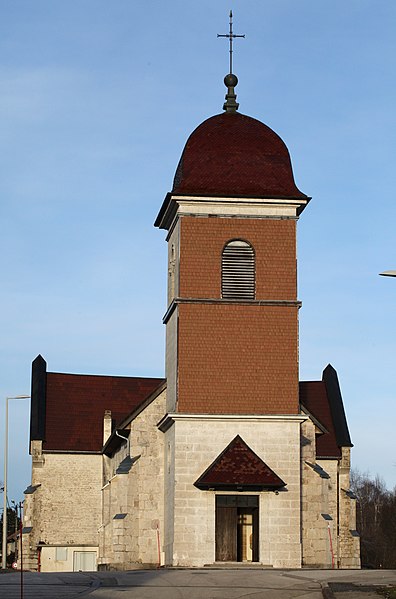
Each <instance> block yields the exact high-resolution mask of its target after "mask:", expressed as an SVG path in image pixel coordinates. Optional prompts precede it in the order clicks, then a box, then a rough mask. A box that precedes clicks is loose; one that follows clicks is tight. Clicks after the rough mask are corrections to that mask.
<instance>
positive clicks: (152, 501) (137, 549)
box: [98, 391, 166, 570]
mask: <svg viewBox="0 0 396 599" xmlns="http://www.w3.org/2000/svg"><path fill="white" fill-rule="evenodd" d="M165 404H166V393H165V391H164V392H163V393H162V394H161V395H160V396H158V397H157V398H156V399H155V400H154V401H153V402H152V403H151V404H150V405H149V406H148V407H147V408H145V410H143V411H142V412H141V413H140V414H139V415H138V416H137V417H136V418H135V419H134V420H133V421H132V422H131V424H130V429H131V433H130V455H131V457H133V458H138V459H136V461H135V462H134V464H133V465H132V468H131V469H130V471H129V473H127V474H115V475H114V476H113V477H112V478H110V480H108V481H107V480H106V481H105V485H104V486H103V489H102V514H103V521H102V527H101V534H100V546H99V560H98V563H99V566H100V568H101V569H119V570H122V569H128V568H131V567H134V566H135V565H136V564H154V565H156V564H158V561H159V557H158V535H159V539H160V543H161V545H162V543H163V534H164V532H163V525H164V435H163V433H161V432H160V431H159V430H158V428H157V426H156V425H157V423H158V422H159V420H161V418H162V417H163V415H164V412H165ZM123 447H124V450H123V451H119V452H117V453H116V454H115V456H114V457H113V459H112V460H110V461H111V463H110V464H108V465H107V467H106V468H107V471H108V472H109V471H110V472H115V470H116V468H117V466H118V464H119V462H120V461H121V459H122V458H123V457H124V455H125V448H126V447H127V444H126V443H125V444H124V445H123ZM138 456H140V457H138ZM117 514H120V515H121V514H122V515H123V517H119V518H114V516H116V515H117ZM160 550H161V548H160ZM160 559H161V558H160Z"/></svg>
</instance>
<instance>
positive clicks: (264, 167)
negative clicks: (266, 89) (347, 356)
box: [155, 74, 309, 414]
mask: <svg viewBox="0 0 396 599" xmlns="http://www.w3.org/2000/svg"><path fill="white" fill-rule="evenodd" d="M224 82H225V85H226V87H227V94H226V102H225V104H224V107H223V108H224V110H225V112H224V113H223V114H220V115H216V116H213V117H211V118H209V119H207V120H206V121H204V122H203V123H202V124H201V125H199V126H198V127H197V129H195V131H194V132H193V133H192V134H191V135H190V137H189V139H188V140H187V143H186V145H185V148H184V150H183V153H182V156H181V158H180V162H179V165H178V167H177V170H176V174H175V178H174V183H173V189H172V191H171V192H170V193H168V194H167V196H166V198H165V201H164V203H163V205H162V208H161V210H160V212H159V215H158V217H157V220H156V222H155V225H156V226H157V227H159V228H163V229H166V230H167V231H168V237H167V241H168V246H169V252H168V254H169V259H168V273H169V281H168V283H169V284H168V308H167V312H166V314H165V317H164V323H165V324H166V327H167V343H166V376H167V381H168V383H167V384H168V387H167V389H168V390H167V394H168V412H170V413H172V412H173V413H174V412H178V413H185V414H297V413H298V410H299V398H298V310H299V307H300V302H299V301H298V299H297V285H296V281H297V264H296V224H297V220H298V217H299V215H300V213H301V212H302V210H303V209H304V207H305V206H306V204H307V203H308V201H309V198H308V197H307V196H306V195H305V194H303V193H302V192H301V191H300V190H299V189H298V188H297V187H296V185H295V182H294V178H293V172H292V166H291V161H290V156H289V152H288V150H287V148H286V145H285V144H284V142H283V141H282V140H281V139H280V137H279V136H278V135H276V133H274V131H272V130H271V129H270V128H269V127H267V126H266V125H264V124H263V123H261V122H260V121H258V120H256V119H253V118H251V117H248V116H245V115H242V114H240V113H239V112H237V108H238V104H237V103H236V101H235V98H236V96H235V87H236V85H237V83H238V79H237V77H236V76H235V75H233V74H229V75H227V76H226V77H225V79H224Z"/></svg>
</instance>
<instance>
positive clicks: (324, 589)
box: [321, 583, 336, 599]
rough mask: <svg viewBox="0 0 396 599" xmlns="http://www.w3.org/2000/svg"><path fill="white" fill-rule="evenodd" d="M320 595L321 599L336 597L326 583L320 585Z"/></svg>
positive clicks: (334, 598) (333, 598)
mask: <svg viewBox="0 0 396 599" xmlns="http://www.w3.org/2000/svg"><path fill="white" fill-rule="evenodd" d="M321 587H322V595H323V599H336V596H335V595H334V593H333V591H332V590H331V588H330V587H329V586H328V584H327V583H325V584H322V585H321Z"/></svg>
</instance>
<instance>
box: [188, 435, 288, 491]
mask: <svg viewBox="0 0 396 599" xmlns="http://www.w3.org/2000/svg"><path fill="white" fill-rule="evenodd" d="M194 484H195V486H196V487H198V488H199V489H209V488H216V489H239V490H242V489H244V490H248V489H253V488H254V489H279V488H280V487H283V486H285V483H284V482H283V480H281V479H280V478H279V476H277V474H275V472H273V470H271V468H269V467H268V466H267V464H265V463H264V462H263V460H262V459H261V458H259V456H258V455H257V454H255V453H254V451H252V450H251V449H250V447H249V446H248V445H246V443H245V441H244V440H243V439H242V438H241V437H240V436H239V435H237V436H236V437H235V438H234V439H233V440H232V441H231V443H230V444H229V445H228V446H227V447H226V448H225V449H224V451H222V453H221V454H220V455H219V456H218V457H217V458H216V459H215V461H214V462H213V463H212V464H211V465H210V466H209V468H207V470H205V472H204V473H203V474H202V475H201V476H200V477H199V479H198V480H197V481H196V482H195V483H194Z"/></svg>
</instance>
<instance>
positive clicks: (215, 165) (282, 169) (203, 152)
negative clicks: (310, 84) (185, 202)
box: [172, 112, 306, 198]
mask: <svg viewBox="0 0 396 599" xmlns="http://www.w3.org/2000/svg"><path fill="white" fill-rule="evenodd" d="M172 193H177V194H186V195H205V196H207V195H214V196H250V197H277V198H279V197H281V198H290V197H292V198H302V197H304V198H305V197H306V195H305V194H303V193H302V192H301V191H300V190H299V189H298V188H297V187H296V184H295V183H294V177H293V170H292V166H291V161H290V156H289V152H288V149H287V147H286V145H285V144H284V142H283V141H282V140H281V138H280V137H279V136H278V135H277V134H276V133H275V132H274V131H272V129H270V128H269V127H267V126H266V125H264V123H261V122H260V121H258V120H256V119H252V118H251V117H249V116H246V115H244V114H240V113H238V112H234V113H228V112H225V113H223V114H218V115H216V116H213V117H211V118H209V119H207V120H206V121H204V122H203V123H202V124H201V125H199V127H197V128H196V129H195V131H193V133H192V134H191V135H190V137H189V138H188V140H187V143H186V145H185V147H184V150H183V154H182V156H181V159H180V162H179V165H178V167H177V170H176V174H175V178H174V182H173V189H172Z"/></svg>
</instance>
